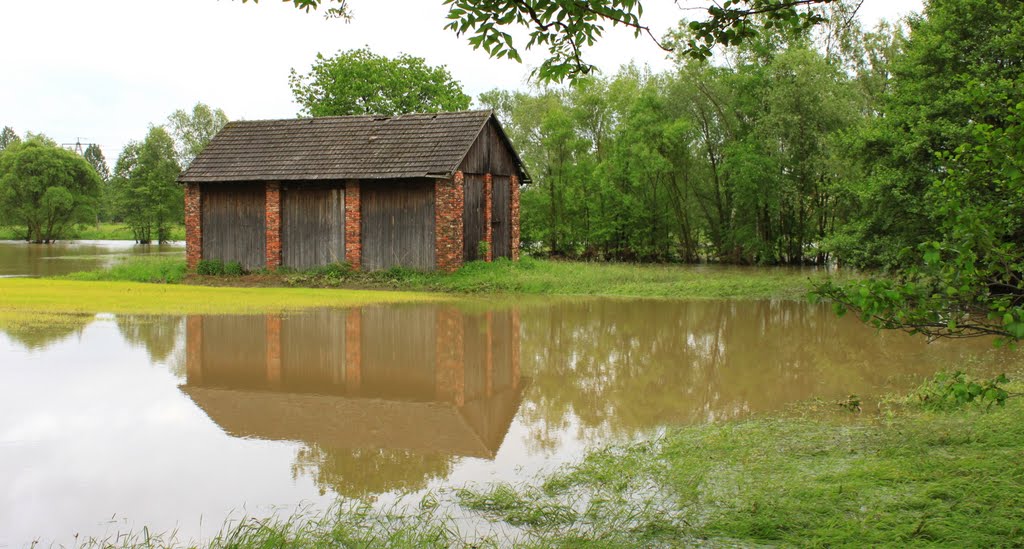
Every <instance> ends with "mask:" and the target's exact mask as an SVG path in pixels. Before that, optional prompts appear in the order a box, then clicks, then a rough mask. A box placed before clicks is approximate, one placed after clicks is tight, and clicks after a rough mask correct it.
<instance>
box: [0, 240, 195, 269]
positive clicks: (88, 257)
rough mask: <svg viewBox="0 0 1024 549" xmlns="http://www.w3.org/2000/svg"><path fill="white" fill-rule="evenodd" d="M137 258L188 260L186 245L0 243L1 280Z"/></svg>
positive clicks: (129, 242) (77, 242)
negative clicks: (146, 256) (161, 257)
mask: <svg viewBox="0 0 1024 549" xmlns="http://www.w3.org/2000/svg"><path fill="white" fill-rule="evenodd" d="M135 255H166V256H172V257H173V256H180V257H182V258H184V257H185V244H184V243H183V242H171V243H167V244H136V243H134V242H132V241H130V240H127V241H125V240H62V241H59V242H55V243H53V244H31V243H28V242H23V241H18V240H0V277H5V276H58V275H64V274H68V273H74V272H77V271H89V270H92V269H99V268H104V267H109V266H111V265H113V264H114V263H116V262H117V261H120V260H122V259H124V258H126V257H130V256H135Z"/></svg>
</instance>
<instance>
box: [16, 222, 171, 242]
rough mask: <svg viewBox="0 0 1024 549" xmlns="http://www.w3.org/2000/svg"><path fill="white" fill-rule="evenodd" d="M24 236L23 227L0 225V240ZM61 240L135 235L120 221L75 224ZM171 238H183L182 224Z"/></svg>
mask: <svg viewBox="0 0 1024 549" xmlns="http://www.w3.org/2000/svg"><path fill="white" fill-rule="evenodd" d="M24 238H25V234H24V229H19V228H16V227H0V240H21V239H24ZM62 240H135V235H133V234H132V231H131V229H129V228H128V226H127V225H124V224H122V223H100V224H99V226H96V225H75V226H74V227H72V228H71V230H70V231H68V234H67V235H65V236H64V238H63V239H62ZM171 240H185V226H184V225H176V226H174V227H173V228H172V229H171Z"/></svg>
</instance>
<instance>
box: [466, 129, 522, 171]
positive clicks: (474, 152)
mask: <svg viewBox="0 0 1024 549" xmlns="http://www.w3.org/2000/svg"><path fill="white" fill-rule="evenodd" d="M459 169H460V170H462V172H463V173H465V174H485V173H490V174H493V175H496V176H497V175H517V174H518V170H517V169H516V161H515V157H514V156H513V155H512V151H511V150H509V148H508V145H507V144H506V143H505V140H504V139H502V137H501V134H500V133H498V128H497V127H496V126H495V122H494V120H493V119H491V120H489V121H488V122H487V124H485V125H484V129H483V131H481V132H480V135H478V136H477V138H476V140H475V141H474V142H473V145H472V146H471V147H470V148H469V153H468V154H467V155H466V158H465V159H463V160H462V164H460V166H459Z"/></svg>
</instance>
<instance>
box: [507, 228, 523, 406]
mask: <svg viewBox="0 0 1024 549" xmlns="http://www.w3.org/2000/svg"><path fill="white" fill-rule="evenodd" d="M513 249H514V248H513ZM519 324H520V320H519V309H518V308H513V309H512V333H511V334H510V336H511V337H512V345H511V347H512V387H515V388H517V389H518V388H519V381H520V377H521V374H520V371H519V361H520V360H521V357H522V351H521V350H520V348H519V346H520V345H521V342H520V337H519Z"/></svg>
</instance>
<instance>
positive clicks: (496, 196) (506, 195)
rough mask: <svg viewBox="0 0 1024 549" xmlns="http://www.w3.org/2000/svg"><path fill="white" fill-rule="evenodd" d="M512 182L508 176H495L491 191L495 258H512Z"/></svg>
mask: <svg viewBox="0 0 1024 549" xmlns="http://www.w3.org/2000/svg"><path fill="white" fill-rule="evenodd" d="M511 185H512V180H511V178H510V177H509V176H507V175H496V176H494V183H493V188H492V191H491V203H492V205H491V230H492V231H493V233H492V236H491V238H492V241H493V252H494V253H493V256H494V258H495V259H497V258H499V257H509V258H510V257H512V223H511V222H510V221H511V218H512V186H511Z"/></svg>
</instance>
